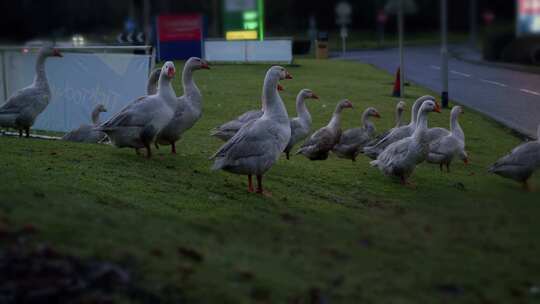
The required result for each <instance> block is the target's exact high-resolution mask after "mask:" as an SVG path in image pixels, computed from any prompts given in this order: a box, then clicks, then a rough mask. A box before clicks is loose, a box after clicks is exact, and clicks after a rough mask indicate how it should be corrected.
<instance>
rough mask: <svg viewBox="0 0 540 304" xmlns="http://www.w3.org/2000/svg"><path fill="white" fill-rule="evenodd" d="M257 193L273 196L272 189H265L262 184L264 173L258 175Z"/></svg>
mask: <svg viewBox="0 0 540 304" xmlns="http://www.w3.org/2000/svg"><path fill="white" fill-rule="evenodd" d="M256 192H257V194H260V195H263V196H266V197H272V193H271V192H270V191H266V190H263V186H262V175H257V191H256Z"/></svg>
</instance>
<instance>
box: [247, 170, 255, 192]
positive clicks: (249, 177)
mask: <svg viewBox="0 0 540 304" xmlns="http://www.w3.org/2000/svg"><path fill="white" fill-rule="evenodd" d="M248 192H249V193H253V192H254V190H253V179H252V178H251V174H248Z"/></svg>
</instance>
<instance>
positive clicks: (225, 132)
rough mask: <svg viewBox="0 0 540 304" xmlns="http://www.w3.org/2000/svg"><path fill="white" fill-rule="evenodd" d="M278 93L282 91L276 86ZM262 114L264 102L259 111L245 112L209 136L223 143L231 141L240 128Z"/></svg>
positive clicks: (216, 128) (280, 87) (281, 88)
mask: <svg viewBox="0 0 540 304" xmlns="http://www.w3.org/2000/svg"><path fill="white" fill-rule="evenodd" d="M277 90H278V91H283V87H282V86H281V85H280V84H278V85H277ZM263 112H264V101H263V102H262V106H261V109H260V110H251V111H247V112H245V113H244V114H242V115H240V116H238V117H236V118H235V119H233V120H231V121H228V122H226V123H224V124H222V125H219V126H217V127H215V128H214V129H212V130H211V131H210V136H214V137H217V138H219V139H221V140H223V141H227V140H229V139H231V138H232V137H233V136H234V134H236V132H238V130H240V128H241V127H242V126H243V125H245V124H246V123H248V122H249V121H251V120H253V119H257V118H260V117H261V116H262V115H263Z"/></svg>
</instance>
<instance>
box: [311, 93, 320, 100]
mask: <svg viewBox="0 0 540 304" xmlns="http://www.w3.org/2000/svg"><path fill="white" fill-rule="evenodd" d="M311 98H313V99H319V96H317V94H315V93H312V94H311Z"/></svg>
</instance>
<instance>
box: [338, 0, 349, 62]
mask: <svg viewBox="0 0 540 304" xmlns="http://www.w3.org/2000/svg"><path fill="white" fill-rule="evenodd" d="M351 13H352V7H351V5H350V4H349V3H348V2H346V1H342V2H339V3H338V4H337V5H336V15H337V19H336V23H337V24H338V25H339V26H341V30H340V36H341V51H342V53H343V55H345V52H346V51H347V42H346V40H347V37H348V36H349V32H348V30H347V24H349V23H351Z"/></svg>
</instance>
